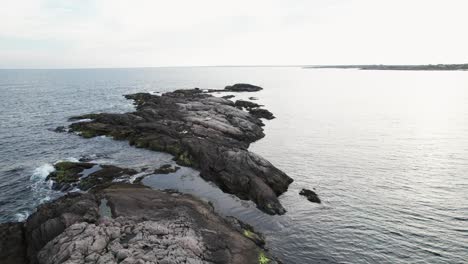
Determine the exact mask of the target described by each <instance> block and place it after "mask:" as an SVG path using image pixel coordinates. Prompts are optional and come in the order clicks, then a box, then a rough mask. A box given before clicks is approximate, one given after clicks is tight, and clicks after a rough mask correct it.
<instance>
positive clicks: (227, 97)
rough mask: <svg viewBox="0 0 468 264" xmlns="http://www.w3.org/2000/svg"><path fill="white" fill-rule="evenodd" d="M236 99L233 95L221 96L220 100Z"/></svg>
mask: <svg viewBox="0 0 468 264" xmlns="http://www.w3.org/2000/svg"><path fill="white" fill-rule="evenodd" d="M234 97H236V96H235V95H225V96H221V98H224V99H231V98H234Z"/></svg>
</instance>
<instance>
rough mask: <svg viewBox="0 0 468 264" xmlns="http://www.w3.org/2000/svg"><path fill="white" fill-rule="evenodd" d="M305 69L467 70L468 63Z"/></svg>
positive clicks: (327, 66) (325, 66)
mask: <svg viewBox="0 0 468 264" xmlns="http://www.w3.org/2000/svg"><path fill="white" fill-rule="evenodd" d="M303 68H304V69H358V70H381V71H466V70H468V64H427V65H382V64H380V65H324V66H305V67H303Z"/></svg>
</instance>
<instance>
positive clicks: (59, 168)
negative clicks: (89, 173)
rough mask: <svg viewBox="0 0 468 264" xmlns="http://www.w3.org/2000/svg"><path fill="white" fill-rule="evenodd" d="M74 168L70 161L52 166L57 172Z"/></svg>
mask: <svg viewBox="0 0 468 264" xmlns="http://www.w3.org/2000/svg"><path fill="white" fill-rule="evenodd" d="M75 166H76V165H75V163H74V162H71V161H62V162H58V163H57V164H55V165H54V167H55V169H56V170H57V171H63V170H69V169H71V168H74V167H75Z"/></svg>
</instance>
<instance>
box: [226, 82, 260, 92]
mask: <svg viewBox="0 0 468 264" xmlns="http://www.w3.org/2000/svg"><path fill="white" fill-rule="evenodd" d="M224 89H225V90H227V91H232V92H258V91H261V90H263V88H262V87H259V86H255V85H252V84H247V83H237V84H234V85H231V86H226V88H224Z"/></svg>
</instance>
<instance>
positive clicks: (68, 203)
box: [0, 193, 99, 264]
mask: <svg viewBox="0 0 468 264" xmlns="http://www.w3.org/2000/svg"><path fill="white" fill-rule="evenodd" d="M98 216H99V215H98V203H97V201H96V198H95V197H94V195H91V194H79V193H70V194H67V195H65V196H63V197H61V198H59V199H57V200H55V201H54V202H51V203H46V204H43V205H40V206H39V207H38V208H37V211H36V212H35V213H34V214H32V215H31V216H30V217H29V218H28V219H27V220H26V222H25V224H24V233H25V241H26V244H27V256H28V259H29V260H30V263H31V264H35V263H40V262H38V260H37V258H36V256H37V253H38V252H39V251H40V250H41V249H42V248H43V247H44V246H45V245H46V244H47V243H48V242H49V241H51V240H52V239H53V238H55V237H56V236H58V235H59V234H61V233H62V232H63V231H64V230H65V229H66V228H68V227H69V226H71V225H73V224H75V223H80V222H88V223H94V222H96V221H97V220H98ZM0 263H1V261H0Z"/></svg>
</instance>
